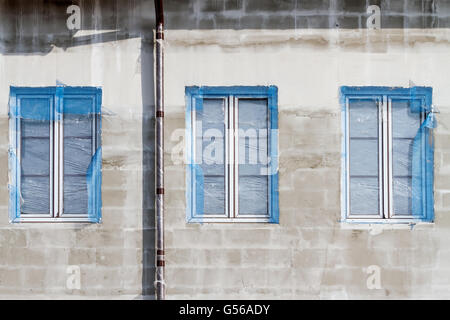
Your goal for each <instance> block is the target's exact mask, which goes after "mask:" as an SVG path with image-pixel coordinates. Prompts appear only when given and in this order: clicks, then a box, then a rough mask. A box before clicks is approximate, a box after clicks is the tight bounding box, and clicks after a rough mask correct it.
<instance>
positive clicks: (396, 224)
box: [340, 219, 435, 235]
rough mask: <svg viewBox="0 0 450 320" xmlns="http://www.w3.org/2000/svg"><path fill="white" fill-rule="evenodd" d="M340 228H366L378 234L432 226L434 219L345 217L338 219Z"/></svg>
mask: <svg viewBox="0 0 450 320" xmlns="http://www.w3.org/2000/svg"><path fill="white" fill-rule="evenodd" d="M340 225H341V229H350V230H368V231H370V233H371V234H374V235H375V234H378V233H381V232H383V231H385V230H412V229H422V228H432V227H434V225H435V223H434V221H420V220H410V219H408V220H407V219H390V220H387V219H364V220H363V219H345V220H341V221H340Z"/></svg>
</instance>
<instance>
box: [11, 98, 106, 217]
mask: <svg viewBox="0 0 450 320" xmlns="http://www.w3.org/2000/svg"><path fill="white" fill-rule="evenodd" d="M26 96H27V98H30V97H33V96H32V95H26ZM43 96H44V95H42V94H40V95H36V97H39V98H42V97H43ZM49 97H52V96H49ZM71 97H72V98H77V97H80V96H79V95H65V98H71ZM92 99H94V98H92ZM50 101H51V110H50V113H51V114H52V115H53V117H52V118H54V120H49V125H50V137H49V141H50V143H49V145H50V148H49V154H50V183H49V188H50V193H49V197H50V199H49V201H50V212H49V214H28V213H27V214H22V213H21V214H20V218H18V219H17V221H14V222H90V223H91V222H92V220H91V219H90V218H89V217H88V212H86V213H85V214H65V213H64V209H63V208H64V114H61V115H56V113H55V101H54V100H53V99H50ZM93 103H94V102H93ZM89 116H92V130H91V134H92V155H94V154H95V152H96V150H97V148H98V147H99V146H100V136H99V134H98V132H99V130H98V129H99V128H98V126H99V119H100V115H98V114H95V113H94V114H91V115H89ZM11 121H13V123H12V126H11V127H12V128H13V132H15V134H14V135H13V136H12V137H11V138H12V139H13V140H12V141H14V140H15V141H16V145H17V157H18V159H19V160H20V162H19V163H21V161H22V152H21V149H22V135H21V122H22V119H21V118H20V117H16V118H14V119H11ZM17 170H19V172H18V174H17V178H16V179H17V186H19V189H20V188H21V187H20V186H21V173H20V170H21V169H20V167H18V168H17ZM20 210H21V209H20Z"/></svg>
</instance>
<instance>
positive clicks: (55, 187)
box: [50, 97, 59, 218]
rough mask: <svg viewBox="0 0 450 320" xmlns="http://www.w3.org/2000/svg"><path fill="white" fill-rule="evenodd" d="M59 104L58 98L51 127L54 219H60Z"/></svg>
mask: <svg viewBox="0 0 450 320" xmlns="http://www.w3.org/2000/svg"><path fill="white" fill-rule="evenodd" d="M58 103H59V101H58V98H57V97H55V105H54V106H53V110H52V113H53V116H52V117H51V122H50V126H51V128H52V135H51V149H52V157H51V159H52V162H51V175H52V179H51V180H52V184H53V188H52V190H51V192H52V194H51V197H52V201H51V204H52V209H51V211H52V212H51V215H52V217H53V218H55V217H58V206H59V203H58V200H59V199H58V189H59V186H58V166H59V165H58V120H57V113H56V110H57V104H58Z"/></svg>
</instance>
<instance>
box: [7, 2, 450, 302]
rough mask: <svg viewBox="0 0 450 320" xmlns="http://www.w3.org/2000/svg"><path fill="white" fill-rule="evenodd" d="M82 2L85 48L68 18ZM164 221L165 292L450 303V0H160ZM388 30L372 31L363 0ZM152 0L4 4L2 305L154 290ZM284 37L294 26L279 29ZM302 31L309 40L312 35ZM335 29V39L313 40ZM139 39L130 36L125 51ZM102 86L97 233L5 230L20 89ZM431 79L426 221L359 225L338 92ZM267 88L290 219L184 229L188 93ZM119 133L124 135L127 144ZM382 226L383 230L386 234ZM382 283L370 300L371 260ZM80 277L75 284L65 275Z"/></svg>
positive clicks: (64, 227)
mask: <svg viewBox="0 0 450 320" xmlns="http://www.w3.org/2000/svg"><path fill="white" fill-rule="evenodd" d="M73 3H74V4H79V5H80V7H81V10H82V23H81V25H82V29H83V30H107V32H105V33H102V34H97V35H94V36H81V37H75V36H74V35H75V32H74V31H69V30H68V29H67V27H66V19H67V17H68V15H67V14H66V9H67V7H68V6H69V5H71V4H73ZM164 3H165V10H166V27H167V28H168V29H169V30H176V29H180V30H189V29H205V30H208V29H211V30H216V29H262V31H261V32H259V33H258V32H250V31H242V32H232V31H226V32H224V33H221V32H219V33H218V32H217V31H212V32H208V31H204V32H190V33H186V32H184V31H179V32H169V33H168V40H169V41H168V44H167V45H166V48H167V60H166V68H167V69H166V77H167V78H166V85H167V89H166V94H167V97H166V99H167V113H166V114H167V130H166V143H167V151H166V159H167V162H166V164H167V167H166V182H167V190H168V191H167V196H166V205H167V206H166V208H167V209H166V212H165V213H166V220H167V229H166V237H167V246H168V247H167V254H168V257H167V259H168V261H167V272H168V273H167V276H168V279H167V281H168V294H169V298H174V297H186V298H193V297H194V298H214V297H216V298H217V297H241V298H252V297H255V298H256V297H265V298H278V297H280V298H282V297H287V298H289V297H290V298H302V297H304V298H318V297H321V298H331V297H349V298H352V297H360V298H364V297H371V298H372V297H379V298H387V297H401V298H408V297H417V298H420V297H427V298H428V297H448V292H447V290H446V288H447V287H448V285H449V282H450V279H449V276H448V274H449V272H450V251H448V250H447V249H446V245H445V244H446V242H447V235H446V234H447V233H448V230H447V229H448V227H449V223H450V221H448V220H449V219H448V218H447V215H446V213H447V212H448V209H450V185H448V183H447V181H449V178H450V167H449V165H448V163H449V161H450V151H449V150H448V149H447V147H446V146H447V145H448V143H449V142H450V131H449V130H450V129H449V128H448V126H447V125H446V123H448V121H449V120H450V111H448V105H449V102H450V95H449V94H448V93H447V92H448V90H447V86H448V84H447V83H446V82H448V81H447V80H446V78H445V75H447V74H448V70H447V69H448V66H449V65H450V61H449V59H448V58H447V56H448V51H449V44H448V43H449V37H450V36H449V34H448V32H446V31H445V30H435V31H429V32H419V31H418V32H416V33H414V32H412V33H410V32H406V31H405V32H404V31H402V29H401V28H406V29H408V28H433V29H436V28H448V27H449V25H450V5H449V3H448V1H446V0H434V1H431V0H423V1H420V0H418V1H409V0H408V1H407V0H391V1H379V0H373V1H372V0H370V1H355V0H353V1H350V0H321V1H316V0H292V1H281V0H224V1H220V0H186V1H182V0H165V1H164ZM369 4H378V5H380V7H381V18H382V21H381V26H382V28H395V29H398V30H397V31H396V32H394V31H393V30H383V31H379V32H374V33H371V34H366V33H364V32H363V31H361V30H356V31H355V32H347V31H342V32H341V31H339V29H347V28H348V29H358V28H362V29H364V28H365V27H366V24H365V20H366V18H367V17H368V14H367V13H365V12H366V7H367V5H369ZM153 26H154V7H153V2H152V1H149V0H128V1H122V0H120V1H119V0H79V1H76V0H74V1H72V0H35V1H29V0H0V53H1V54H2V55H1V56H0V113H1V117H0V130H1V134H0V148H1V150H3V151H2V152H0V163H2V166H1V167H2V169H1V170H0V172H1V174H2V177H1V179H2V180H3V183H1V184H0V296H1V297H29V296H30V295H33V297H43V298H47V297H55V296H57V297H67V298H71V297H80V296H89V297H95V296H101V297H105V296H107V297H128V298H131V297H138V296H141V295H144V296H151V295H152V294H153V271H154V269H153V265H154V252H153V248H154V239H153V238H154V232H153V231H154V219H153V197H152V195H153V194H154V185H153V181H154V175H153V164H154V162H153V151H154V147H153V140H154V134H153V116H154V115H153V85H154V83H153V58H152V55H153V52H152V48H153V45H152V38H153V34H152V29H153ZM271 29H272V30H273V29H285V30H286V31H285V32H272V31H270V30H271ZM304 29H310V30H304ZM315 29H329V30H315ZM130 39H131V40H130ZM56 80H59V81H61V82H63V83H65V84H67V85H83V86H86V85H99V86H102V87H103V101H104V107H105V108H104V109H103V111H104V113H103V135H102V143H103V150H104V152H103V157H104V159H103V187H102V195H103V224H101V225H79V224H21V225H10V224H9V223H8V214H7V210H8V190H7V148H8V123H7V101H8V90H9V89H8V88H9V86H10V85H16V86H22V85H30V86H31V85H32V86H44V85H55V83H56ZM410 80H411V81H412V82H414V84H416V85H430V86H432V87H433V89H434V97H433V98H434V102H435V103H436V104H437V106H438V107H439V108H440V110H441V113H440V114H439V115H438V120H439V121H440V124H439V127H438V128H437V129H436V153H435V159H436V160H435V165H436V168H435V174H436V181H435V196H436V201H435V209H436V223H435V225H434V226H431V227H428V228H425V227H416V228H415V229H414V230H412V231H411V230H383V232H381V233H378V232H379V230H378V231H377V230H372V231H370V230H369V231H368V230H359V229H355V228H349V229H347V228H345V226H343V225H341V224H338V223H337V220H338V219H339V215H340V190H339V177H340V154H339V153H340V140H341V137H340V134H341V132H340V113H339V106H338V96H337V94H338V91H337V88H338V86H340V85H396V86H408V85H409V84H410V83H409V81H410ZM240 84H245V85H257V84H262V85H264V84H274V85H277V86H278V87H279V90H280V116H279V121H280V146H279V147H280V175H281V176H280V208H281V212H280V225H265V224H256V225H250V224H245V225H217V224H205V225H198V224H192V225H187V224H186V223H185V189H184V184H185V180H184V175H185V169H184V167H183V165H181V164H177V165H175V164H174V162H173V161H172V153H171V151H172V147H173V146H174V145H175V144H177V143H178V142H177V139H173V140H171V134H172V133H173V132H174V130H175V129H180V128H184V110H185V109H184V108H185V106H184V96H183V94H184V86H186V85H240ZM125 132H126V134H124V133H125ZM377 233H378V234H377ZM372 264H375V265H379V266H380V267H381V268H382V285H383V289H382V290H368V289H367V287H366V285H365V282H366V278H367V274H366V273H365V272H364V270H363V268H366V267H367V266H369V265H372ZM70 265H78V266H80V268H81V273H82V275H81V289H80V290H73V291H72V290H68V289H67V288H66V280H67V276H68V274H67V273H66V271H67V267H68V266H70Z"/></svg>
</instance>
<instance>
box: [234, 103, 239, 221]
mask: <svg viewBox="0 0 450 320" xmlns="http://www.w3.org/2000/svg"><path fill="white" fill-rule="evenodd" d="M238 105H239V100H238V98H237V97H234V103H233V129H234V130H233V131H234V136H233V142H234V162H233V164H234V171H233V173H234V176H233V185H234V187H233V188H234V194H233V202H234V218H236V217H238V216H239V125H238V115H239V109H238Z"/></svg>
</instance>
